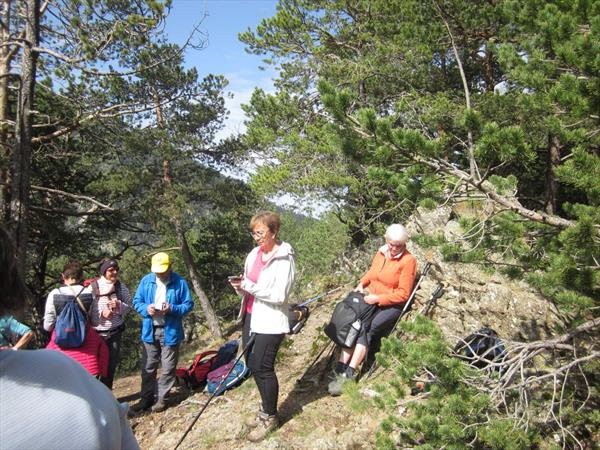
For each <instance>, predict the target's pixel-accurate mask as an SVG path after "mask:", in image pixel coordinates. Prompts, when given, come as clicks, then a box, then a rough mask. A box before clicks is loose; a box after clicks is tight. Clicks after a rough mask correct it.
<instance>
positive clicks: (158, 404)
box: [152, 398, 167, 412]
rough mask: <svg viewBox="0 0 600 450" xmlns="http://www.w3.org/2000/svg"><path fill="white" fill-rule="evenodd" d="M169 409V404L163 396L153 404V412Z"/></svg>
mask: <svg viewBox="0 0 600 450" xmlns="http://www.w3.org/2000/svg"><path fill="white" fill-rule="evenodd" d="M165 409H167V404H166V403H165V401H164V400H163V399H162V398H159V399H158V401H157V402H156V403H155V404H154V405H152V412H162V411H164V410H165Z"/></svg>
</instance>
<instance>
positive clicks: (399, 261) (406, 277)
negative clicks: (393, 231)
mask: <svg viewBox="0 0 600 450" xmlns="http://www.w3.org/2000/svg"><path fill="white" fill-rule="evenodd" d="M386 249H387V246H385V245H384V246H383V247H381V248H380V249H379V250H378V251H377V253H376V254H375V257H374V258H373V263H372V264H371V268H370V269H369V271H368V272H367V273H366V274H365V276H363V277H362V278H361V280H360V282H361V284H362V285H363V287H367V286H369V292H370V293H371V294H375V295H377V296H378V297H379V306H389V305H394V304H402V303H404V302H406V300H408V297H409V296H410V293H411V292H412V288H413V284H414V283H415V276H416V273H417V260H416V258H415V257H414V256H413V255H411V254H410V253H409V251H408V250H404V252H402V254H401V255H400V257H399V258H398V257H396V258H392V259H386V257H385V254H384V252H385V250H386Z"/></svg>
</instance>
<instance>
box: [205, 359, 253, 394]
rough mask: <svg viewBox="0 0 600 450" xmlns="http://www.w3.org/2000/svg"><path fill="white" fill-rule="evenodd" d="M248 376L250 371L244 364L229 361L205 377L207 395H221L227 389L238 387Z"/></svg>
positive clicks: (240, 361) (242, 362)
mask: <svg viewBox="0 0 600 450" xmlns="http://www.w3.org/2000/svg"><path fill="white" fill-rule="evenodd" d="M249 375H250V369H248V366H246V363H245V362H244V361H243V360H242V359H240V360H239V361H237V362H236V361H230V362H228V363H227V364H225V365H223V366H221V367H219V368H218V369H215V370H213V371H211V372H208V375H207V376H206V381H207V383H206V390H207V391H208V393H209V394H213V393H214V394H215V397H216V396H218V395H221V394H222V393H223V392H225V391H227V390H228V389H231V388H234V387H236V386H239V385H240V384H242V383H243V382H244V380H245V379H246V378H248V376H249Z"/></svg>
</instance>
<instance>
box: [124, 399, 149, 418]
mask: <svg viewBox="0 0 600 450" xmlns="http://www.w3.org/2000/svg"><path fill="white" fill-rule="evenodd" d="M151 407H152V400H148V399H142V400H140V401H139V402H137V403H136V404H135V405H131V406H130V407H129V410H128V411H127V417H136V416H138V415H139V414H141V413H142V412H144V411H148V410H149V409H150V408H151Z"/></svg>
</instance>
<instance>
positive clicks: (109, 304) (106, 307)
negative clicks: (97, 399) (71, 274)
mask: <svg viewBox="0 0 600 450" xmlns="http://www.w3.org/2000/svg"><path fill="white" fill-rule="evenodd" d="M99 272H100V278H98V279H97V280H94V281H92V283H91V284H90V288H91V289H92V294H93V295H94V304H93V307H92V326H93V327H94V329H95V330H96V331H97V332H98V334H99V335H100V336H101V337H102V339H104V342H105V343H106V346H107V347H108V374H107V376H105V377H100V381H102V382H103V383H104V384H105V385H106V387H107V388H109V389H112V386H113V380H114V378H115V372H116V371H117V366H118V364H119V360H120V357H121V335H122V334H123V331H124V330H125V316H126V315H127V314H128V313H129V311H131V303H130V298H131V296H130V294H129V289H128V288H127V286H125V284H123V283H122V282H121V281H120V280H119V273H120V269H119V263H118V262H117V261H116V260H114V259H110V258H104V259H103V260H102V262H101V263H100V267H99Z"/></svg>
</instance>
